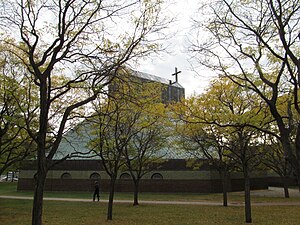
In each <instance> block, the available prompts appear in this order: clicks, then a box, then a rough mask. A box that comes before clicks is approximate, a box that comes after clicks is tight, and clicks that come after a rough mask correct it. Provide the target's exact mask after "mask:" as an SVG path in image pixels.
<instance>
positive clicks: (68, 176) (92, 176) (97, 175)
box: [60, 173, 163, 180]
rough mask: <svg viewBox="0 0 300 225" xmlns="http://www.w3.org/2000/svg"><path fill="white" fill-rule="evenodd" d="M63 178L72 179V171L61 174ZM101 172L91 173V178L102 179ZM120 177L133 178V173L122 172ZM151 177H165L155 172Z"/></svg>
mask: <svg viewBox="0 0 300 225" xmlns="http://www.w3.org/2000/svg"><path fill="white" fill-rule="evenodd" d="M60 178H61V179H72V176H71V174H70V173H63V174H62V175H61V176H60ZM100 178H101V177H100V174H99V173H92V174H91V175H90V179H91V180H98V179H100ZM120 179H121V180H129V179H131V175H130V174H129V173H122V174H121V175H120ZM151 179H152V180H162V179H163V176H162V175H161V174H160V173H154V174H152V176H151Z"/></svg>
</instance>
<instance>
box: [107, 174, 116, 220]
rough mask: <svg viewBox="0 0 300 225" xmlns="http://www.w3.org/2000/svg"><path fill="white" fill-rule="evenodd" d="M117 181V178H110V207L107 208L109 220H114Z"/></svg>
mask: <svg viewBox="0 0 300 225" xmlns="http://www.w3.org/2000/svg"><path fill="white" fill-rule="evenodd" d="M115 182H116V178H111V179H110V187H109V198H108V208H107V220H112V213H113V201H114V194H115Z"/></svg>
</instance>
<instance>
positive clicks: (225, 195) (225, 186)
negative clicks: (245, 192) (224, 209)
mask: <svg viewBox="0 0 300 225" xmlns="http://www.w3.org/2000/svg"><path fill="white" fill-rule="evenodd" d="M220 173H221V174H220V175H221V178H222V191H223V206H227V205H228V203H227V202H228V201H227V176H226V172H224V171H223V172H220Z"/></svg>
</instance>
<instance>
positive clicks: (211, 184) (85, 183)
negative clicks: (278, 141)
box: [18, 178, 268, 193]
mask: <svg viewBox="0 0 300 225" xmlns="http://www.w3.org/2000/svg"><path fill="white" fill-rule="evenodd" d="M93 184H94V181H93V180H88V179H47V180H46V184H45V190H46V191H85V192H91V191H93ZM33 188H34V182H33V179H26V178H20V179H19V182H18V190H33ZM227 188H228V191H242V190H244V181H243V179H232V180H231V181H230V182H228V187H227ZM267 188H268V183H267V179H265V178H254V179H251V189H252V190H255V189H267ZM100 189H101V191H105V192H107V191H108V190H109V180H107V179H105V180H104V179H103V180H100ZM115 190H116V191H117V192H132V191H133V183H132V181H131V180H117V181H116V187H115ZM140 191H141V192H190V193H221V192H222V183H221V180H217V179H216V180H141V181H140Z"/></svg>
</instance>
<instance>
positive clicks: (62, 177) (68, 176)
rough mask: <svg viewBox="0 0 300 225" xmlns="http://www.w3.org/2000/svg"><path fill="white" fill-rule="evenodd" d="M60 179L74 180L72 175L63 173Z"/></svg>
mask: <svg viewBox="0 0 300 225" xmlns="http://www.w3.org/2000/svg"><path fill="white" fill-rule="evenodd" d="M60 178H61V179H72V176H71V174H70V173H63V174H62V175H61V177H60Z"/></svg>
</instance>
